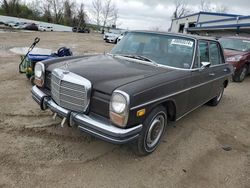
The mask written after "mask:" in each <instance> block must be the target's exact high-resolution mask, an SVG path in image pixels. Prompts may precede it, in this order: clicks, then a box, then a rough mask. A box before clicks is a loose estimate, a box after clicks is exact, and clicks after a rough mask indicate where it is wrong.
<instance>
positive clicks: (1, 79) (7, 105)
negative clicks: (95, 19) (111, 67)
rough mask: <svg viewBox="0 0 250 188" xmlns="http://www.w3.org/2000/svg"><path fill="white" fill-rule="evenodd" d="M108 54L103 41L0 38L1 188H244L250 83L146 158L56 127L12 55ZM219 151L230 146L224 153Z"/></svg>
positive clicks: (171, 133) (229, 92)
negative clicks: (24, 50)
mask: <svg viewBox="0 0 250 188" xmlns="http://www.w3.org/2000/svg"><path fill="white" fill-rule="evenodd" d="M36 36H39V37H40V38H41V42H40V43H39V44H38V47H41V48H52V49H54V50H56V49H57V48H59V47H61V46H64V45H66V46H68V47H70V48H72V50H73V52H74V53H75V54H83V53H92V52H104V51H106V52H108V51H109V50H110V49H111V48H112V46H113V45H112V44H107V43H105V42H103V40H102V36H101V35H100V34H75V33H56V32H51V33H40V32H33V33H21V32H11V33H1V34H0V187H202V188H206V187H232V188H238V187H249V185H250V76H248V77H247V79H246V80H245V81H244V82H243V83H240V84H239V83H231V84H230V85H229V87H228V88H227V89H226V90H225V94H224V97H223V99H222V101H221V103H220V104H219V105H218V106H217V107H209V106H203V107H201V108H199V109H197V110H196V111H194V112H192V113H191V114H189V115H188V116H186V117H184V118H183V119H181V120H180V121H178V122H173V123H171V124H170V125H169V127H168V128H167V132H166V134H165V136H164V139H163V143H162V144H161V145H160V147H159V148H158V149H157V150H156V151H155V152H154V153H153V154H152V155H150V156H147V157H142V158H140V157H137V156H136V155H134V154H133V152H132V151H131V149H130V147H129V146H128V145H124V146H117V145H112V144H109V143H106V142H103V141H101V140H98V139H96V138H93V137H91V136H89V135H86V134H84V133H81V132H80V131H78V130H77V129H72V128H69V127H67V126H66V127H64V128H61V127H60V125H59V124H60V121H59V120H56V121H54V120H52V116H51V112H49V111H46V112H42V111H40V109H39V108H38V106H37V104H36V103H35V102H34V101H33V100H32V98H31V94H30V89H31V85H30V83H29V81H27V80H26V78H25V75H20V74H19V73H18V63H19V62H20V58H19V56H17V55H15V54H13V53H11V52H9V49H10V48H12V47H22V46H29V45H30V44H31V42H32V41H33V39H34V38H35V37H36ZM223 146H230V147H231V148H232V150H231V151H225V150H223V149H222V147H223Z"/></svg>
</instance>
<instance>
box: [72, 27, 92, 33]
mask: <svg viewBox="0 0 250 188" xmlns="http://www.w3.org/2000/svg"><path fill="white" fill-rule="evenodd" d="M72 31H73V32H75V33H90V29H89V28H87V27H79V28H77V27H73V28H72Z"/></svg>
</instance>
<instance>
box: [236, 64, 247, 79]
mask: <svg viewBox="0 0 250 188" xmlns="http://www.w3.org/2000/svg"><path fill="white" fill-rule="evenodd" d="M247 71H248V66H247V65H244V66H243V67H242V68H241V69H240V70H239V71H238V72H235V74H234V76H233V81H235V82H242V81H243V80H244V79H245V77H246V76H247Z"/></svg>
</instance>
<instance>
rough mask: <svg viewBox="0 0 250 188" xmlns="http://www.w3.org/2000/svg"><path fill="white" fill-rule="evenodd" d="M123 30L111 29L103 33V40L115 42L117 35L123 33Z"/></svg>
mask: <svg viewBox="0 0 250 188" xmlns="http://www.w3.org/2000/svg"><path fill="white" fill-rule="evenodd" d="M123 32H124V31H123V30H117V29H111V30H110V31H109V32H106V33H104V35H103V40H105V41H106V42H110V43H115V44H116V43H117V39H118V37H119V36H120V35H121V33H123Z"/></svg>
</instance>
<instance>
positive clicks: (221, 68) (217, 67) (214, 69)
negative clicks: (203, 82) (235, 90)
mask: <svg viewBox="0 0 250 188" xmlns="http://www.w3.org/2000/svg"><path fill="white" fill-rule="evenodd" d="M209 50H210V63H211V66H210V70H211V73H210V75H211V77H213V83H212V89H211V98H213V97H215V96H217V95H218V93H219V92H220V89H221V87H223V82H224V80H225V77H226V75H228V74H229V73H230V68H229V67H228V65H227V64H225V63H224V57H223V53H222V49H221V47H220V45H219V43H218V42H215V41H211V42H210V44H209Z"/></svg>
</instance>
